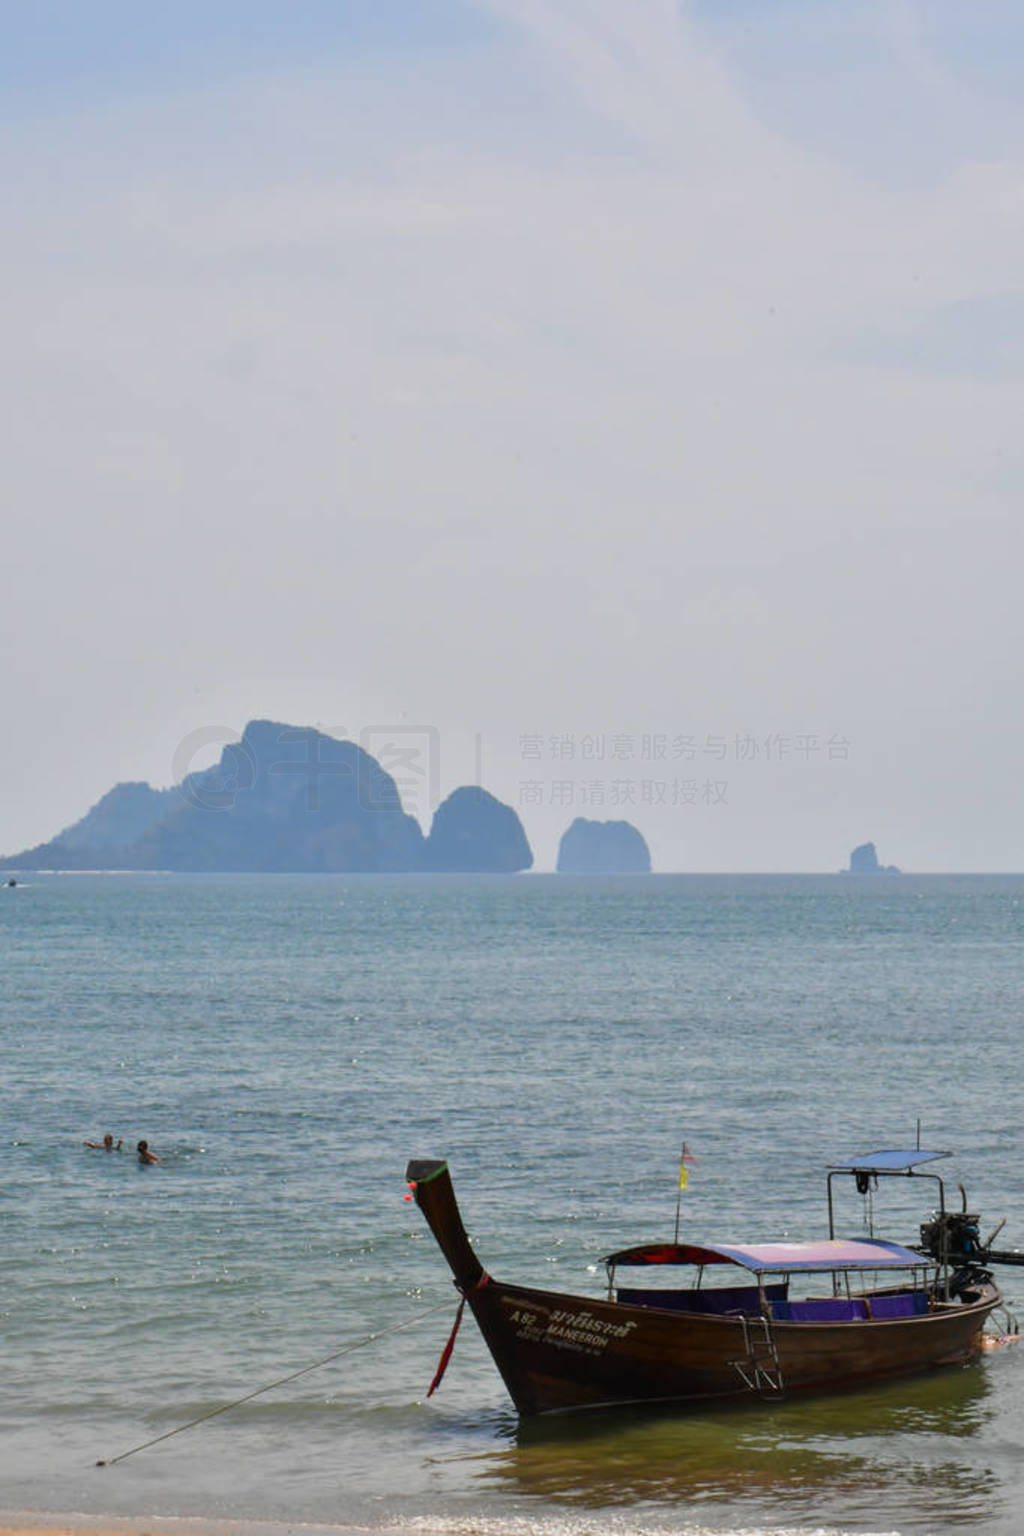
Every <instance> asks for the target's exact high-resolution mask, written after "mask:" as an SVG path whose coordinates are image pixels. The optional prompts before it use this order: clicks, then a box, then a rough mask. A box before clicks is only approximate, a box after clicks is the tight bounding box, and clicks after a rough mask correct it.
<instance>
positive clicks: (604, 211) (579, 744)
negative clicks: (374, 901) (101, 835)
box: [0, 0, 1024, 871]
mask: <svg viewBox="0 0 1024 1536" xmlns="http://www.w3.org/2000/svg"><path fill="white" fill-rule="evenodd" d="M0 37H2V46H0V170H2V175H3V182H4V186H5V198H4V205H5V207H4V238H3V241H2V244H0V263H2V269H3V283H2V288H0V305H2V311H3V315H2V319H3V337H4V346H3V368H2V374H0V378H2V386H0V387H2V410H0V432H2V435H3V444H2V463H3V472H4V475H3V478H4V502H5V516H4V520H3V560H2V564H0V570H2V573H3V586H2V602H0V661H2V672H0V686H2V697H3V721H4V725H5V727H6V730H5V735H6V751H5V752H4V754H3V758H2V761H0V852H5V853H13V852H16V851H17V850H19V849H21V848H24V847H27V846H29V845H31V844H33V843H36V842H39V841H42V840H44V839H46V838H49V837H51V836H53V835H54V834H55V833H56V832H57V831H58V830H59V829H60V828H62V827H64V826H67V825H68V824H70V823H72V822H74V821H75V820H77V819H78V818H79V817H80V816H82V815H83V814H84V813H85V812H86V811H87V810H88V809H89V807H90V806H91V805H92V804H93V803H95V801H96V800H98V799H99V798H100V796H101V795H102V794H103V793H105V791H106V790H108V789H109V788H110V787H111V786H112V785H113V784H115V783H117V782H120V781H124V780H134V779H144V780H147V781H148V782H150V783H152V784H154V785H156V786H159V787H163V786H166V785H168V784H171V783H173V782H177V781H178V780H179V779H180V778H181V777H182V775H183V773H185V772H188V771H189V770H190V769H192V768H196V767H202V766H206V764H207V763H209V762H210V761H212V760H214V759H215V758H216V756H217V755H218V754H219V752H220V750H221V747H222V746H223V745H224V744H225V743H226V742H227V741H229V740H232V739H237V736H238V734H239V733H240V732H241V730H242V729H243V727H244V725H245V723H246V721H247V720H249V719H251V718H255V717H262V718H271V719H275V720H280V721H282V722H287V723H290V724H294V725H316V726H318V727H320V728H321V729H324V730H327V731H330V732H331V733H333V734H337V735H341V736H347V737H350V738H352V739H354V740H357V741H360V742H361V743H362V744H363V745H365V746H367V747H368V749H369V750H373V751H374V752H375V754H376V755H379V756H380V758H381V761H382V762H383V763H384V765H385V766H386V767H390V768H391V769H392V771H394V772H395V777H396V780H397V781H398V783H399V787H400V789H401V791H402V794H403V798H404V800H405V803H406V806H407V809H409V810H410V811H411V812H412V813H413V814H416V815H417V816H419V817H420V819H421V821H422V822H423V824H424V829H425V830H426V829H427V827H428V826H429V818H430V815H431V812H432V808H433V806H434V804H436V802H437V799H438V797H439V796H443V795H444V794H446V793H448V792H449V791H450V790H451V789H452V788H454V787H455V786H456V785H458V784H461V783H467V782H477V781H478V782H481V783H483V784H484V786H485V787H486V788H488V789H489V790H491V791H492V792H493V793H495V794H497V795H498V796H499V797H500V798H502V799H503V800H505V801H507V802H508V803H510V804H512V805H514V806H515V807H516V809H517V810H518V811H519V814H520V815H521V817H522V819H523V823H524V826H525V828H526V831H527V834H528V836H529V837H530V840H531V843H532V845H533V847H534V851H535V854H536V861H537V866H538V867H539V868H541V869H545V868H548V869H549V868H551V867H553V864H554V859H555V854H556V849H557V844H558V839H559V836H560V835H561V833H562V832H563V831H564V830H565V828H566V827H567V826H568V824H569V822H570V821H571V820H572V819H573V818H574V817H575V816H578V815H583V816H588V817H591V818H593V819H598V820H607V819H621V818H625V819H627V820H630V821H632V822H633V823H634V825H636V826H638V827H639V828H640V830H641V831H642V832H643V833H644V835H645V837H646V838H647V840H648V843H649V845H650V847H651V851H652V857H653V860H654V864H655V867H656V868H657V869H660V870H665V871H670V870H681V871H686V870H695V871H708V870H727V871H729V870H735V871H744V870H751V871H756V870H810V871H813V870H823V871H825V870H832V869H838V868H839V867H841V866H842V865H844V864H845V863H846V862H847V860H848V857H849V853H850V850H851V849H852V848H853V846H854V845H855V844H858V843H861V842H864V841H866V840H869V839H870V840H872V841H874V842H875V843H876V845H877V847H878V852H879V856H880V858H881V859H882V861H883V862H886V863H890V862H891V863H896V864H899V865H900V866H902V867H904V868H906V869H909V870H920V871H945V870H982V871H1021V870H1024V814H1022V812H1021V810H1020V808H1019V798H1020V797H1019V791H1018V779H1019V776H1020V764H1021V763H1022V762H1024V721H1022V716H1021V710H1020V707H1019V695H1020V691H1021V689H1020V670H1021V664H1020V659H1019V658H1020V656H1021V652H1022V629H1024V604H1022V602H1021V600H1020V588H1021V584H1022V577H1021V572H1022V569H1024V559H1022V556H1024V547H1022V546H1024V518H1022V516H1021V512H1020V505H1021V492H1022V488H1024V434H1022V432H1021V421H1022V405H1024V389H1022V383H1024V354H1022V348H1021V336H1022V328H1024V99H1022V98H1021V94H1020V90H1019V79H1020V71H1021V66H1022V63H1024V13H1022V12H1021V11H1020V8H1019V6H1015V5H1011V4H1010V3H1009V0H978V3H976V4H975V5H973V6H971V7H966V6H964V5H963V4H962V3H961V0H927V3H926V0H843V3H839V0H835V3H833V0H791V3H772V0H757V3H756V4H755V3H754V0H630V3H629V4H628V5H623V4H622V3H621V0H460V3H455V0H415V3H413V0H306V3H303V0H296V3H295V4H294V5H291V6H281V5H280V4H278V3H277V0H273V3H271V0H245V3H241V0H237V3H236V0H214V3H209V0H207V3H205V4H199V3H195V0H179V3H178V4H177V5H176V6H174V7H151V6H139V5H137V4H136V3H135V0H92V3H91V4H90V5H89V6H82V5H81V4H80V3H78V0H62V3H58V0H36V3H35V4H34V5H33V6H31V7H27V6H18V5H14V4H13V3H9V0H8V3H3V4H0Z"/></svg>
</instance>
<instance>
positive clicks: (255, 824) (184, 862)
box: [0, 720, 533, 874]
mask: <svg viewBox="0 0 1024 1536" xmlns="http://www.w3.org/2000/svg"><path fill="white" fill-rule="evenodd" d="M532 864H533V853H532V852H531V849H530V845H529V843H528V842H527V839H526V833H525V832H524V831H523V827H522V823H521V822H520V820H519V817H518V816H517V815H516V813H515V811H514V810H513V809H512V808H511V806H508V805H503V804H502V803H501V801H499V800H496V799H495V797H494V796H493V795H490V794H488V793H487V791H486V790H483V789H479V788H476V787H474V786H468V787H464V788H462V789H456V790H455V791H453V793H452V794H451V795H449V796H448V798H447V800H445V801H443V802H442V804H441V805H439V806H438V808H437V811H436V813H435V815H434V818H433V822H432V825H431V828H430V833H429V835H428V836H426V837H424V835H423V830H422V828H421V827H420V824H419V822H418V821H417V820H416V818H415V817H414V816H409V815H407V814H406V813H405V811H404V810H403V809H402V802H401V797H400V795H399V793H398V788H397V785H396V784H395V781H394V779H393V778H392V777H391V775H390V774H389V773H387V772H385V770H384V769H383V768H382V767H381V765H380V763H379V762H377V760H376V758H374V757H371V756H370V754H369V753H368V752H364V751H363V749H362V748H361V747H359V746H357V745H356V744H355V742H352V741H339V740H337V739H336V738H334V737H332V736H326V735H324V734H323V732H321V731H317V730H314V729H313V728H312V727H311V726H291V725H281V724H278V723H276V722H274V721H271V720H252V721H250V722H249V724H248V725H247V726H246V728H245V730H244V732H243V733H242V737H241V740H240V741H237V742H232V743H230V744H229V745H228V746H226V747H225V748H224V750H223V751H222V753H221V757H220V761H219V762H218V763H216V764H214V766H213V767H212V768H207V769H205V770H203V771H202V772H199V773H191V774H189V775H188V776H187V777H186V778H184V779H183V780H182V782H181V783H180V784H178V785H176V786H175V787H174V788H172V789H152V788H151V787H150V786H149V785H148V784H140V783H128V784H118V785H115V787H114V788H113V789H111V790H109V791H108V792H107V794H105V795H104V796H103V798H102V799H101V800H100V801H98V803H97V804H96V805H94V806H93V808H92V810H91V811H89V812H88V814H87V815H85V816H83V817H82V819H81V820H80V821H77V822H75V824H74V825H73V826H71V827H68V828H66V829H65V830H64V831H63V832H60V833H58V834H57V836H56V837H54V838H52V839H51V840H50V841H49V842H47V843H41V844H39V845H38V846H37V847H35V848H29V849H26V850H25V851H24V852H23V853H19V854H13V855H9V856H7V857H4V858H0V869H16V870H20V869H48V870H71V869H96V870H105V869H118V870H133V869H139V870H143V869H147V870H155V869H159V870H181V871H193V872H208V873H235V872H238V873H243V872H244V873H261V872H263V873H268V874H271V873H274V874H278V873H294V874H311V873H312V874H329V873H330V874H342V873H359V874H381V873H388V874H420V873H425V872H430V873H455V872H464V871H467V870H470V871H474V872H477V873H499V874H511V873H513V872H515V871H518V870H523V869H529V868H530V867H531V865H532Z"/></svg>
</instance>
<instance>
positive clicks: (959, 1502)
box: [482, 1361, 1013, 1531]
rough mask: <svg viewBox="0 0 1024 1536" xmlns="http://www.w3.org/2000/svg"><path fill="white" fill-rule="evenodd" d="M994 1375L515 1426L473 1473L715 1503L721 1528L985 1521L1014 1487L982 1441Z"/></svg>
mask: <svg viewBox="0 0 1024 1536" xmlns="http://www.w3.org/2000/svg"><path fill="white" fill-rule="evenodd" d="M989 1370H990V1362H988V1361H975V1362H973V1363H972V1364H970V1365H968V1366H965V1367H964V1368H963V1369H961V1370H952V1371H950V1370H946V1371H936V1372H933V1373H931V1374H929V1375H927V1376H924V1377H917V1378H915V1379H914V1380H912V1381H909V1382H907V1381H902V1382H899V1383H886V1384H885V1385H883V1386H876V1387H872V1388H867V1389H862V1390H858V1391H853V1392H849V1393H844V1394H842V1395H841V1396H838V1397H834V1398H814V1399H808V1398H793V1399H791V1400H789V1401H787V1402H784V1403H778V1404H774V1405H771V1406H767V1405H765V1404H763V1403H751V1404H750V1405H749V1406H747V1407H744V1408H740V1409H737V1408H736V1407H730V1408H729V1409H727V1410H718V1411H715V1412H708V1411H702V1412H701V1413H700V1414H695V1413H693V1412H692V1411H680V1410H676V1411H673V1410H670V1409H660V1410H657V1411H652V1410H651V1409H644V1410H638V1409H610V1410H607V1411H606V1412H602V1413H601V1414H585V1415H580V1414H574V1415H571V1416H561V1415H559V1416H554V1417H543V1418H530V1419H526V1418H520V1419H518V1420H512V1419H511V1418H510V1420H509V1421H508V1425H507V1429H506V1434H507V1440H506V1442H505V1444H503V1445H502V1446H500V1448H495V1449H494V1451H493V1452H492V1454H491V1455H489V1456H487V1457H485V1458H484V1462H483V1469H482V1476H483V1477H484V1478H485V1479H486V1480H487V1482H488V1483H489V1484H490V1485H491V1486H492V1488H493V1489H494V1491H501V1492H503V1493H507V1494H512V1495H518V1496H519V1497H523V1496H529V1497H530V1498H532V1499H544V1500H549V1501H552V1502H554V1503H556V1504H561V1505H563V1506H565V1507H568V1508H573V1507H575V1508H585V1509H589V1510H599V1509H606V1510H610V1509H615V1508H617V1507H626V1506H628V1507H629V1509H630V1512H631V1515H639V1514H640V1513H641V1512H642V1509H643V1507H644V1506H645V1505H649V1506H650V1508H651V1510H652V1512H653V1510H654V1509H655V1508H664V1506H665V1505H666V1504H673V1505H676V1506H682V1505H686V1506H690V1510H689V1513H691V1514H692V1513H693V1508H692V1507H693V1506H695V1505H696V1506H698V1507H700V1506H707V1505H713V1506H715V1507H716V1508H717V1509H718V1510H719V1514H718V1515H717V1516H716V1520H717V1519H720V1518H721V1516H722V1515H723V1514H725V1513H732V1512H731V1511H730V1510H729V1506H731V1505H735V1506H737V1508H736V1511H735V1513H733V1514H732V1518H733V1520H735V1521H736V1522H737V1523H741V1524H742V1525H743V1526H744V1527H745V1528H750V1526H751V1524H753V1525H755V1526H756V1525H759V1524H761V1523H764V1524H769V1523H777V1522H778V1521H779V1520H780V1519H784V1518H785V1519H795V1518H798V1517H803V1518H805V1519H806V1518H808V1517H809V1516H810V1515H811V1514H812V1513H813V1517H814V1522H815V1524H817V1523H819V1522H827V1523H829V1524H834V1525H837V1526H840V1527H843V1526H849V1525H852V1524H857V1523H859V1522H861V1521H863V1522H865V1528H867V1529H871V1530H877V1529H886V1530H889V1529H897V1528H898V1529H904V1528H906V1526H907V1525H909V1524H910V1523H911V1522H913V1523H920V1524H921V1525H923V1526H924V1528H925V1529H929V1530H932V1531H934V1530H936V1529H940V1528H941V1529H946V1528H947V1527H948V1526H951V1525H953V1524H960V1523H966V1524H969V1523H972V1522H977V1521H981V1520H984V1521H991V1520H992V1519H993V1516H994V1515H996V1514H997V1512H998V1510H999V1507H1000V1505H1001V1503H1002V1502H1003V1496H1002V1493H1001V1489H1002V1488H1003V1487H1007V1488H1012V1486H1013V1484H1012V1482H1011V1481H1009V1480H1007V1481H1006V1482H1005V1483H1004V1480H1003V1479H1002V1478H1001V1477H1000V1475H999V1472H998V1470H997V1468H995V1467H994V1466H993V1463H992V1460H991V1457H990V1455H989V1452H988V1449H987V1447H986V1442H987V1440H988V1438H989V1437H988V1436H987V1435H986V1434H985V1433H984V1432H985V1430H986V1429H987V1428H988V1427H989V1425H990V1424H991V1421H992V1419H993V1416H994V1414H995V1412H996V1404H995V1400H994V1396H993V1392H992V1388H991V1384H990V1380H989V1374H988V1373H989ZM883 1511H884V1518H882V1523H881V1525H879V1519H880V1518H881V1517H882V1513H883ZM1009 1513H1010V1511H1009V1509H1008V1508H1007V1514H1009Z"/></svg>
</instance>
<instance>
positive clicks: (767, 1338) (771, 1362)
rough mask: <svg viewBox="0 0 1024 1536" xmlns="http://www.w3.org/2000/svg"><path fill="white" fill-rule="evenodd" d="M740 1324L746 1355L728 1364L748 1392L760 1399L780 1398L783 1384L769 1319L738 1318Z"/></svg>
mask: <svg viewBox="0 0 1024 1536" xmlns="http://www.w3.org/2000/svg"><path fill="white" fill-rule="evenodd" d="M740 1322H741V1323H742V1324H743V1345H744V1348H745V1350H746V1355H745V1356H744V1357H743V1358H742V1359H739V1360H730V1361H729V1364H730V1365H732V1366H734V1367H735V1369H736V1371H737V1372H738V1374H739V1376H740V1378H741V1380H742V1381H743V1383H744V1385H745V1386H747V1387H748V1388H749V1389H750V1391H751V1392H756V1393H757V1394H758V1395H759V1396H760V1397H781V1395H782V1393H783V1392H784V1391H785V1383H784V1382H783V1380H782V1367H781V1366H780V1365H779V1355H778V1351H777V1350H776V1348H775V1336H774V1334H773V1333H772V1324H771V1318H769V1317H764V1316H759V1317H741V1318H740Z"/></svg>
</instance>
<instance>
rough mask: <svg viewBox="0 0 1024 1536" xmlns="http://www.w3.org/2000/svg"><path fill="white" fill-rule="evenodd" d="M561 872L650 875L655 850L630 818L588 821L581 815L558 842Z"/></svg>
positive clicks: (559, 872)
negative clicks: (651, 849) (653, 850)
mask: <svg viewBox="0 0 1024 1536" xmlns="http://www.w3.org/2000/svg"><path fill="white" fill-rule="evenodd" d="M555 868H556V870H557V872H558V874H560V875H649V874H650V872H651V854H650V850H649V848H648V847H647V844H646V842H645V841H644V838H643V836H642V834H641V833H640V832H638V831H637V829H636V827H634V826H632V825H631V824H630V823H629V822H628V821H587V819H586V817H584V816H577V818H576V820H575V821H574V822H573V824H572V826H571V827H569V828H568V829H567V831H565V832H564V833H563V834H562V840H561V842H560V843H559V845H558V863H557V864H556V866H555Z"/></svg>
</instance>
